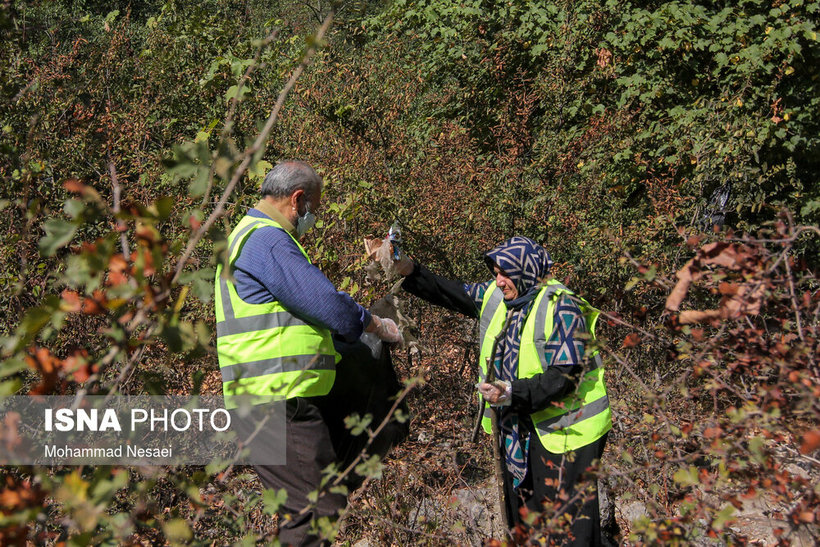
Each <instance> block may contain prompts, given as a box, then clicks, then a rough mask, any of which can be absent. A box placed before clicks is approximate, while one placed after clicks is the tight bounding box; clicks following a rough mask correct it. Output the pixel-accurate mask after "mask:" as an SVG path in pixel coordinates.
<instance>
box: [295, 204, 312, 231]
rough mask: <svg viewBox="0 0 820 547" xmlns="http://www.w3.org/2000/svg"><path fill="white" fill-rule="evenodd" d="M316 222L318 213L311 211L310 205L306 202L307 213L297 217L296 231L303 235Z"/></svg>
mask: <svg viewBox="0 0 820 547" xmlns="http://www.w3.org/2000/svg"><path fill="white" fill-rule="evenodd" d="M314 224H316V215H314V214H313V213H311V212H310V205H308V204H307V203H305V214H304V215H302V216H300V217H297V219H296V233H297V234H298V235H299V237H302V236H303V235H305V234H306V233H307V231H308V230H310V229H311V228H313V225H314Z"/></svg>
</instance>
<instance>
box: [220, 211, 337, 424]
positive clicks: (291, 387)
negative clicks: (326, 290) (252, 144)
mask: <svg viewBox="0 0 820 547" xmlns="http://www.w3.org/2000/svg"><path fill="white" fill-rule="evenodd" d="M263 226H272V227H274V228H278V229H280V230H283V231H285V232H286V233H287V230H284V228H282V226H281V225H279V223H277V222H275V221H274V220H271V219H269V218H255V217H251V216H245V217H243V218H242V220H240V221H239V224H237V226H236V228H234V230H233V232H232V233H231V235H230V236H229V237H228V266H229V268H230V271H233V268H234V264H235V263H236V260H237V258H238V257H239V253H240V252H242V247H243V246H244V244H245V242H246V241H247V240H248V237H250V235H251V234H252V233H253V231H254V230H256V229H258V228H261V227H263ZM288 235H289V236H290V237H291V238H293V236H292V235H291V234H290V233H288ZM293 240H294V241H295V242H296V245H297V246H298V247H299V250H300V251H302V254H303V255H305V259H307V260H308V261H309V260H310V259H309V258H308V256H307V253H306V252H305V250H304V249H303V248H302V246H301V245H299V242H298V241H296V239H295V238H294V239H293ZM222 270H223V268H222V264H220V265H218V266H217V268H216V291H215V304H216V351H217V356H218V358H219V369H220V371H221V373H222V389H223V392H224V395H225V407H226V408H236V407H237V405H238V401H239V399H237V397H241V398H242V400H248V401H249V402H250V403H251V404H263V403H267V402H270V401H273V400H277V399H289V398H292V397H313V396H318V395H327V393H328V392H329V391H330V388H332V387H333V382H334V380H335V379H336V363H337V362H338V361H339V359H340V358H341V357H340V355H339V354H338V353H336V350H335V349H334V347H333V340H332V338H331V333H330V331H329V330H328V329H325V328H322V327H318V326H315V325H311V324H308V323H305V322H304V321H302V320H301V319H299V318H298V317H296V316H294V315H293V314H291V313H290V312H289V311H288V310H287V308H285V307H284V306H283V305H282V304H280V303H279V302H268V303H264V304H249V303H247V302H245V301H244V300H242V299H241V298H240V297H239V295H238V294H237V292H236V286H235V285H234V282H233V279H232V278H231V277H229V276H223V275H222Z"/></svg>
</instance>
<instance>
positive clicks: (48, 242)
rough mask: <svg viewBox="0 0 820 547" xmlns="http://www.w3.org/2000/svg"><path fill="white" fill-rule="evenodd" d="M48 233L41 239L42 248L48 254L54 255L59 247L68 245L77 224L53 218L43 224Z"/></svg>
mask: <svg viewBox="0 0 820 547" xmlns="http://www.w3.org/2000/svg"><path fill="white" fill-rule="evenodd" d="M43 229H44V230H45V231H46V235H45V236H43V237H42V238H41V239H40V250H41V251H42V253H43V254H44V255H46V256H53V255H54V253H56V252H57V249H59V248H60V247H62V246H64V245H66V244H67V243H68V242H69V241H71V239H72V238H73V237H74V234H75V232H76V231H77V225H76V224H74V223H73V222H69V221H67V220H61V219H58V218H52V219H50V220H47V221H46V222H45V224H43Z"/></svg>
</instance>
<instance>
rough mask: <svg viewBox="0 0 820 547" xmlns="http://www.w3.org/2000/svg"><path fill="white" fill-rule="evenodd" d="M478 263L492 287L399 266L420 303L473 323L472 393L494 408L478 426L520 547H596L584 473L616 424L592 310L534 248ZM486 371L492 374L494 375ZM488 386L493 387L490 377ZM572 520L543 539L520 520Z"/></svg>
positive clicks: (516, 244) (507, 247)
mask: <svg viewBox="0 0 820 547" xmlns="http://www.w3.org/2000/svg"><path fill="white" fill-rule="evenodd" d="M484 261H485V263H486V265H487V267H488V269H489V270H490V272H492V275H493V277H494V280H493V281H487V282H484V283H461V282H460V281H452V280H448V279H445V278H442V277H440V276H437V275H435V274H433V273H432V272H430V271H429V270H427V269H426V268H425V267H424V266H422V265H420V264H418V263H414V262H413V261H411V260H410V259H408V258H406V257H405V258H402V259H401V260H399V261H398V262H397V263H396V269H397V271H398V272H399V273H401V274H402V275H403V276H405V279H404V281H403V282H402V288H403V289H405V290H406V291H408V292H410V293H411V294H414V295H416V296H418V297H420V298H423V299H425V300H427V301H428V302H431V303H432V304H436V305H439V306H443V307H445V308H448V309H450V310H453V311H457V312H460V313H463V314H465V315H468V316H470V317H476V318H478V319H479V330H480V340H479V344H480V348H481V349H480V355H479V367H480V369H481V378H480V382H479V385H478V389H479V391H480V392H481V394H482V395H483V396H484V399H485V400H486V401H488V402H489V403H490V404H491V405H492V406H493V408H492V409H490V408H486V407H485V411H484V420H483V421H482V423H483V425H484V429H485V431H486V432H487V433H490V432H491V428H490V416H491V414H490V413H492V412H494V413H495V415H496V417H497V422H498V429H499V438H497V439H493V442H497V443H499V448H500V452H501V454H503V459H504V464H505V465H503V466H502V472H503V482H504V484H503V487H504V493H505V498H506V500H505V502H506V504H505V505H506V507H505V511H506V513H507V522H509V523H510V524H513V525H516V524H517V525H519V526H518V528H517V530H516V541H517V542H519V541H520V542H521V543H523V542H525V541H526V539H527V538H526V536H528V535H535V536H536V537H538V536H543V535H544V534H549V535H550V537H549V538H548V540H549V542H552V543H554V544H571V545H578V546H582V545H583V546H586V545H600V544H601V530H600V518H599V509H598V495H597V485H596V483H595V481H594V480H592V481H589V484H588V485H585V486H583V487H582V486H581V485H582V483H583V482H585V478H586V477H585V474H586V471H587V470H588V468H590V467H593V466H595V465H596V462H597V461H598V460H599V459H600V458H601V454H602V452H603V448H604V444H605V442H606V436H607V433H608V432H609V430H610V429H611V427H612V418H611V413H610V408H609V399H608V397H607V393H606V388H605V385H604V377H603V376H604V369H603V367H602V365H601V361H600V357H599V356H598V355H597V352H592V351H588V348H587V346H586V339H588V338H589V337H590V336H589V335H590V334H591V335H592V337H593V338H594V332H595V322H596V319H597V317H598V311H597V310H595V309H594V308H593V307H592V306H590V305H589V304H588V303H587V302H586V301H585V300H584V299H582V298H579V297H577V296H575V295H574V294H573V293H572V292H571V291H570V290H569V289H567V288H566V287H564V286H563V285H561V284H559V283H558V282H557V281H555V280H553V279H551V278H550V277H549V270H550V268H551V266H552V259H551V258H550V256H549V254H548V253H547V251H546V250H545V249H544V248H543V247H542V246H541V245H538V244H537V243H536V242H534V241H533V240H531V239H529V238H526V237H520V236H516V237H513V238H511V239H509V240H507V241H505V242H503V243H501V244H499V245H498V246H497V247H495V248H494V249H491V250H490V251H488V252H487V253H485V255H484ZM491 367H492V368H491ZM489 372H491V373H492V377H493V378H494V379H495V380H494V381H490V380H491V378H489V377H488V373H489ZM528 511H535V512H537V513H544V514H545V515H547V517H549V516H550V515H552V516H559V515H562V516H567V515H568V516H570V517H571V519H570V520H571V525H570V526H569V527H568V528H569V529H565V530H558V529H557V527H558V525H559V524H561V523H566V519H564V518H555V519H554V520H553V521H552V523H546V524H544V526H543V528H544V529H543V530H534V529H532V528H529V527H527V526H526V525H524V519H522V513H525V512H528Z"/></svg>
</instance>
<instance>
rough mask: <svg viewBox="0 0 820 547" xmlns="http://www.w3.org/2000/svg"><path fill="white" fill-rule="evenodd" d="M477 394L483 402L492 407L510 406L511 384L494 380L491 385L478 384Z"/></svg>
mask: <svg viewBox="0 0 820 547" xmlns="http://www.w3.org/2000/svg"><path fill="white" fill-rule="evenodd" d="M476 387H477V388H478V392H479V393H481V395H482V396H483V397H484V400H485V401H487V402H489V403H490V404H491V405H492V406H509V405H510V404H512V384H511V383H510V382H505V381H503V380H496V381H495V382H493V383H492V384H488V383H487V382H480V383H478V384H476Z"/></svg>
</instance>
